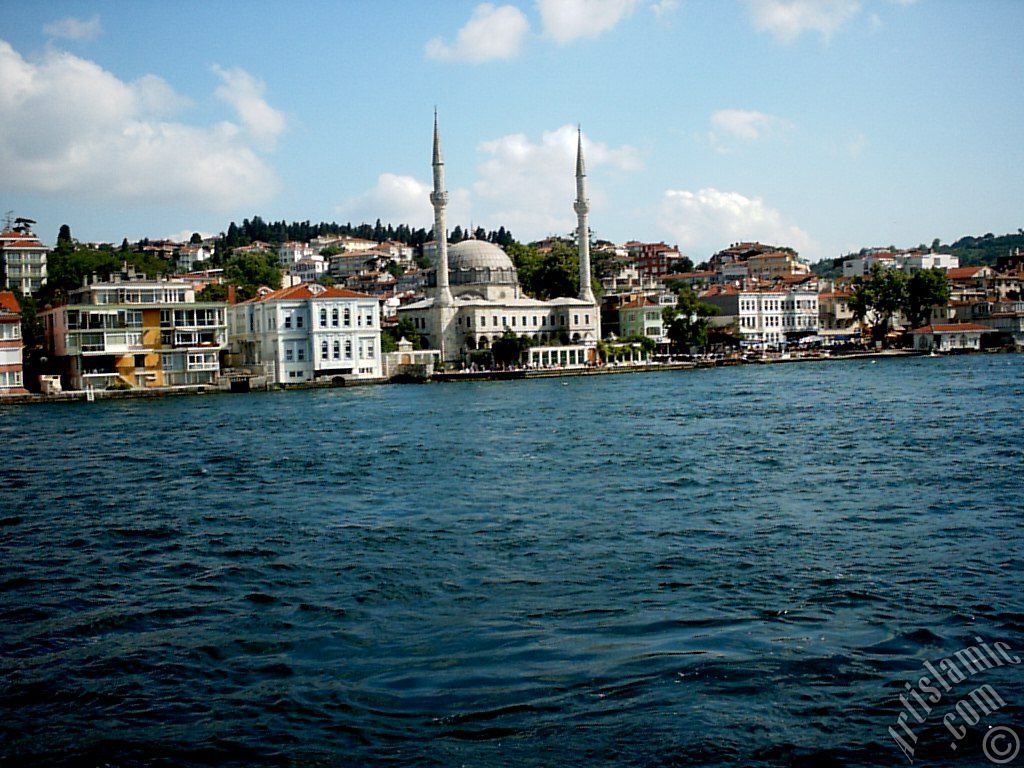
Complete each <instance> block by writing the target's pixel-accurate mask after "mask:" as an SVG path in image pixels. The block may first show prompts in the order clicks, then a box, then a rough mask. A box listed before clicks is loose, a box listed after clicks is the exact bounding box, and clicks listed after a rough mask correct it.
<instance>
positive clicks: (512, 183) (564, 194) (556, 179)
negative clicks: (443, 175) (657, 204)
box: [473, 125, 641, 238]
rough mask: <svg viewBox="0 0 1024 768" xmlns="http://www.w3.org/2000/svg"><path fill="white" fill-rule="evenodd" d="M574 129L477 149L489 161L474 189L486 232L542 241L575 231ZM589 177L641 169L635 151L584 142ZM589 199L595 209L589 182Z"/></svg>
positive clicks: (595, 194)
mask: <svg viewBox="0 0 1024 768" xmlns="http://www.w3.org/2000/svg"><path fill="white" fill-rule="evenodd" d="M576 140H577V133H576V127H575V126H572V125H563V126H562V127H561V128H558V129H557V130H555V131H547V132H545V133H544V134H543V135H542V136H541V140H540V142H539V143H534V142H532V141H530V139H529V138H527V137H526V136H525V135H524V134H521V133H517V134H510V135H507V136H502V137H500V138H497V139H494V140H493V141H485V142H483V143H481V144H480V146H479V150H480V151H481V152H483V153H484V154H485V155H486V156H487V157H486V159H485V160H484V161H483V162H482V163H481V164H480V165H479V166H478V168H477V181H476V182H475V183H474V184H473V192H474V195H475V204H476V205H475V210H477V211H478V212H479V213H480V215H481V221H480V222H479V223H481V224H482V225H484V226H486V227H491V228H493V227H497V226H499V225H503V226H505V227H507V228H509V229H511V230H512V231H513V232H514V233H515V235H516V236H517V237H519V238H540V237H544V236H545V235H549V234H561V233H565V232H568V231H569V230H571V229H572V228H573V227H574V226H575V222H576V218H575V214H574V213H573V209H572V201H573V199H574V198H575V192H576V189H575V184H576V182H575V172H576V171H575V161H576ZM583 152H584V156H585V158H586V163H587V170H588V173H589V172H590V171H591V170H592V169H595V168H601V167H603V166H607V167H611V168H615V169H619V170H622V171H633V170H636V169H638V168H640V165H641V164H640V160H639V158H638V156H637V152H636V150H635V149H633V148H632V147H629V146H622V147H618V148H612V147H609V146H608V145H607V144H604V143H602V142H595V141H591V140H590V139H589V138H587V136H586V135H584V137H583ZM588 194H589V195H590V197H591V199H592V202H593V203H594V205H595V207H600V206H601V204H602V203H603V197H602V194H601V191H600V189H599V188H595V186H594V183H593V181H592V180H591V181H590V185H589V189H588Z"/></svg>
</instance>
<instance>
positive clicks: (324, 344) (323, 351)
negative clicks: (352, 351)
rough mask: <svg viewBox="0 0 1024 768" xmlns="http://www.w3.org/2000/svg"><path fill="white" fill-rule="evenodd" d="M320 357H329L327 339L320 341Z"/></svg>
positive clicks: (324, 358)
mask: <svg viewBox="0 0 1024 768" xmlns="http://www.w3.org/2000/svg"><path fill="white" fill-rule="evenodd" d="M320 359H321V360H326V359H327V339H324V340H323V341H322V342H320Z"/></svg>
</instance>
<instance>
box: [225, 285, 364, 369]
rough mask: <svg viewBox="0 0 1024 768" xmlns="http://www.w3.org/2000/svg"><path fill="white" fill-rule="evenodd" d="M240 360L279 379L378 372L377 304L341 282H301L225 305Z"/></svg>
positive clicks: (234, 348)
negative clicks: (337, 284)
mask: <svg viewBox="0 0 1024 768" xmlns="http://www.w3.org/2000/svg"><path fill="white" fill-rule="evenodd" d="M229 314H230V330H231V349H232V353H233V355H234V357H235V359H236V362H237V364H238V365H242V366H247V367H256V368H262V369H263V371H264V372H265V373H266V375H267V376H268V377H269V378H270V379H271V380H272V381H274V382H276V383H278V384H300V383H302V382H306V381H312V380H314V379H318V378H324V377H331V378H333V377H336V376H340V377H344V378H352V379H378V378H380V377H381V375H382V368H381V345H380V305H379V302H378V301H377V299H375V298H374V297H372V296H367V295H366V294H362V293H357V292H355V291H350V290H347V289H345V288H336V287H331V288H327V287H324V286H322V285H318V284H315V283H303V284H301V285H296V286H292V287H290V288H282V289H280V290H278V291H266V290H264V291H261V293H260V295H259V296H257V297H256V298H254V299H251V300H250V301H247V302H244V303H242V304H236V305H234V306H232V307H231V308H230V310H229Z"/></svg>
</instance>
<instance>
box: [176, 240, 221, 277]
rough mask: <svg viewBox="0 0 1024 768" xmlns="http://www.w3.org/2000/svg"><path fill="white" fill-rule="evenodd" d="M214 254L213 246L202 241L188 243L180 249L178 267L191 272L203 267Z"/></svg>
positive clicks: (182, 270)
mask: <svg viewBox="0 0 1024 768" xmlns="http://www.w3.org/2000/svg"><path fill="white" fill-rule="evenodd" d="M211 256H213V248H210V247H209V246H206V245H203V244H202V243H195V244H192V243H187V244H185V245H183V246H181V247H180V248H179V249H178V269H179V270H180V271H181V272H191V271H193V270H195V269H201V268H202V265H203V264H204V263H205V262H207V261H208V260H209V259H210V257H211Z"/></svg>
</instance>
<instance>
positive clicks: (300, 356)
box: [295, 347, 306, 362]
mask: <svg viewBox="0 0 1024 768" xmlns="http://www.w3.org/2000/svg"><path fill="white" fill-rule="evenodd" d="M295 357H296V359H297V360H299V361H300V362H301V361H303V360H305V359H306V350H305V348H304V347H299V348H298V349H297V350H295Z"/></svg>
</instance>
